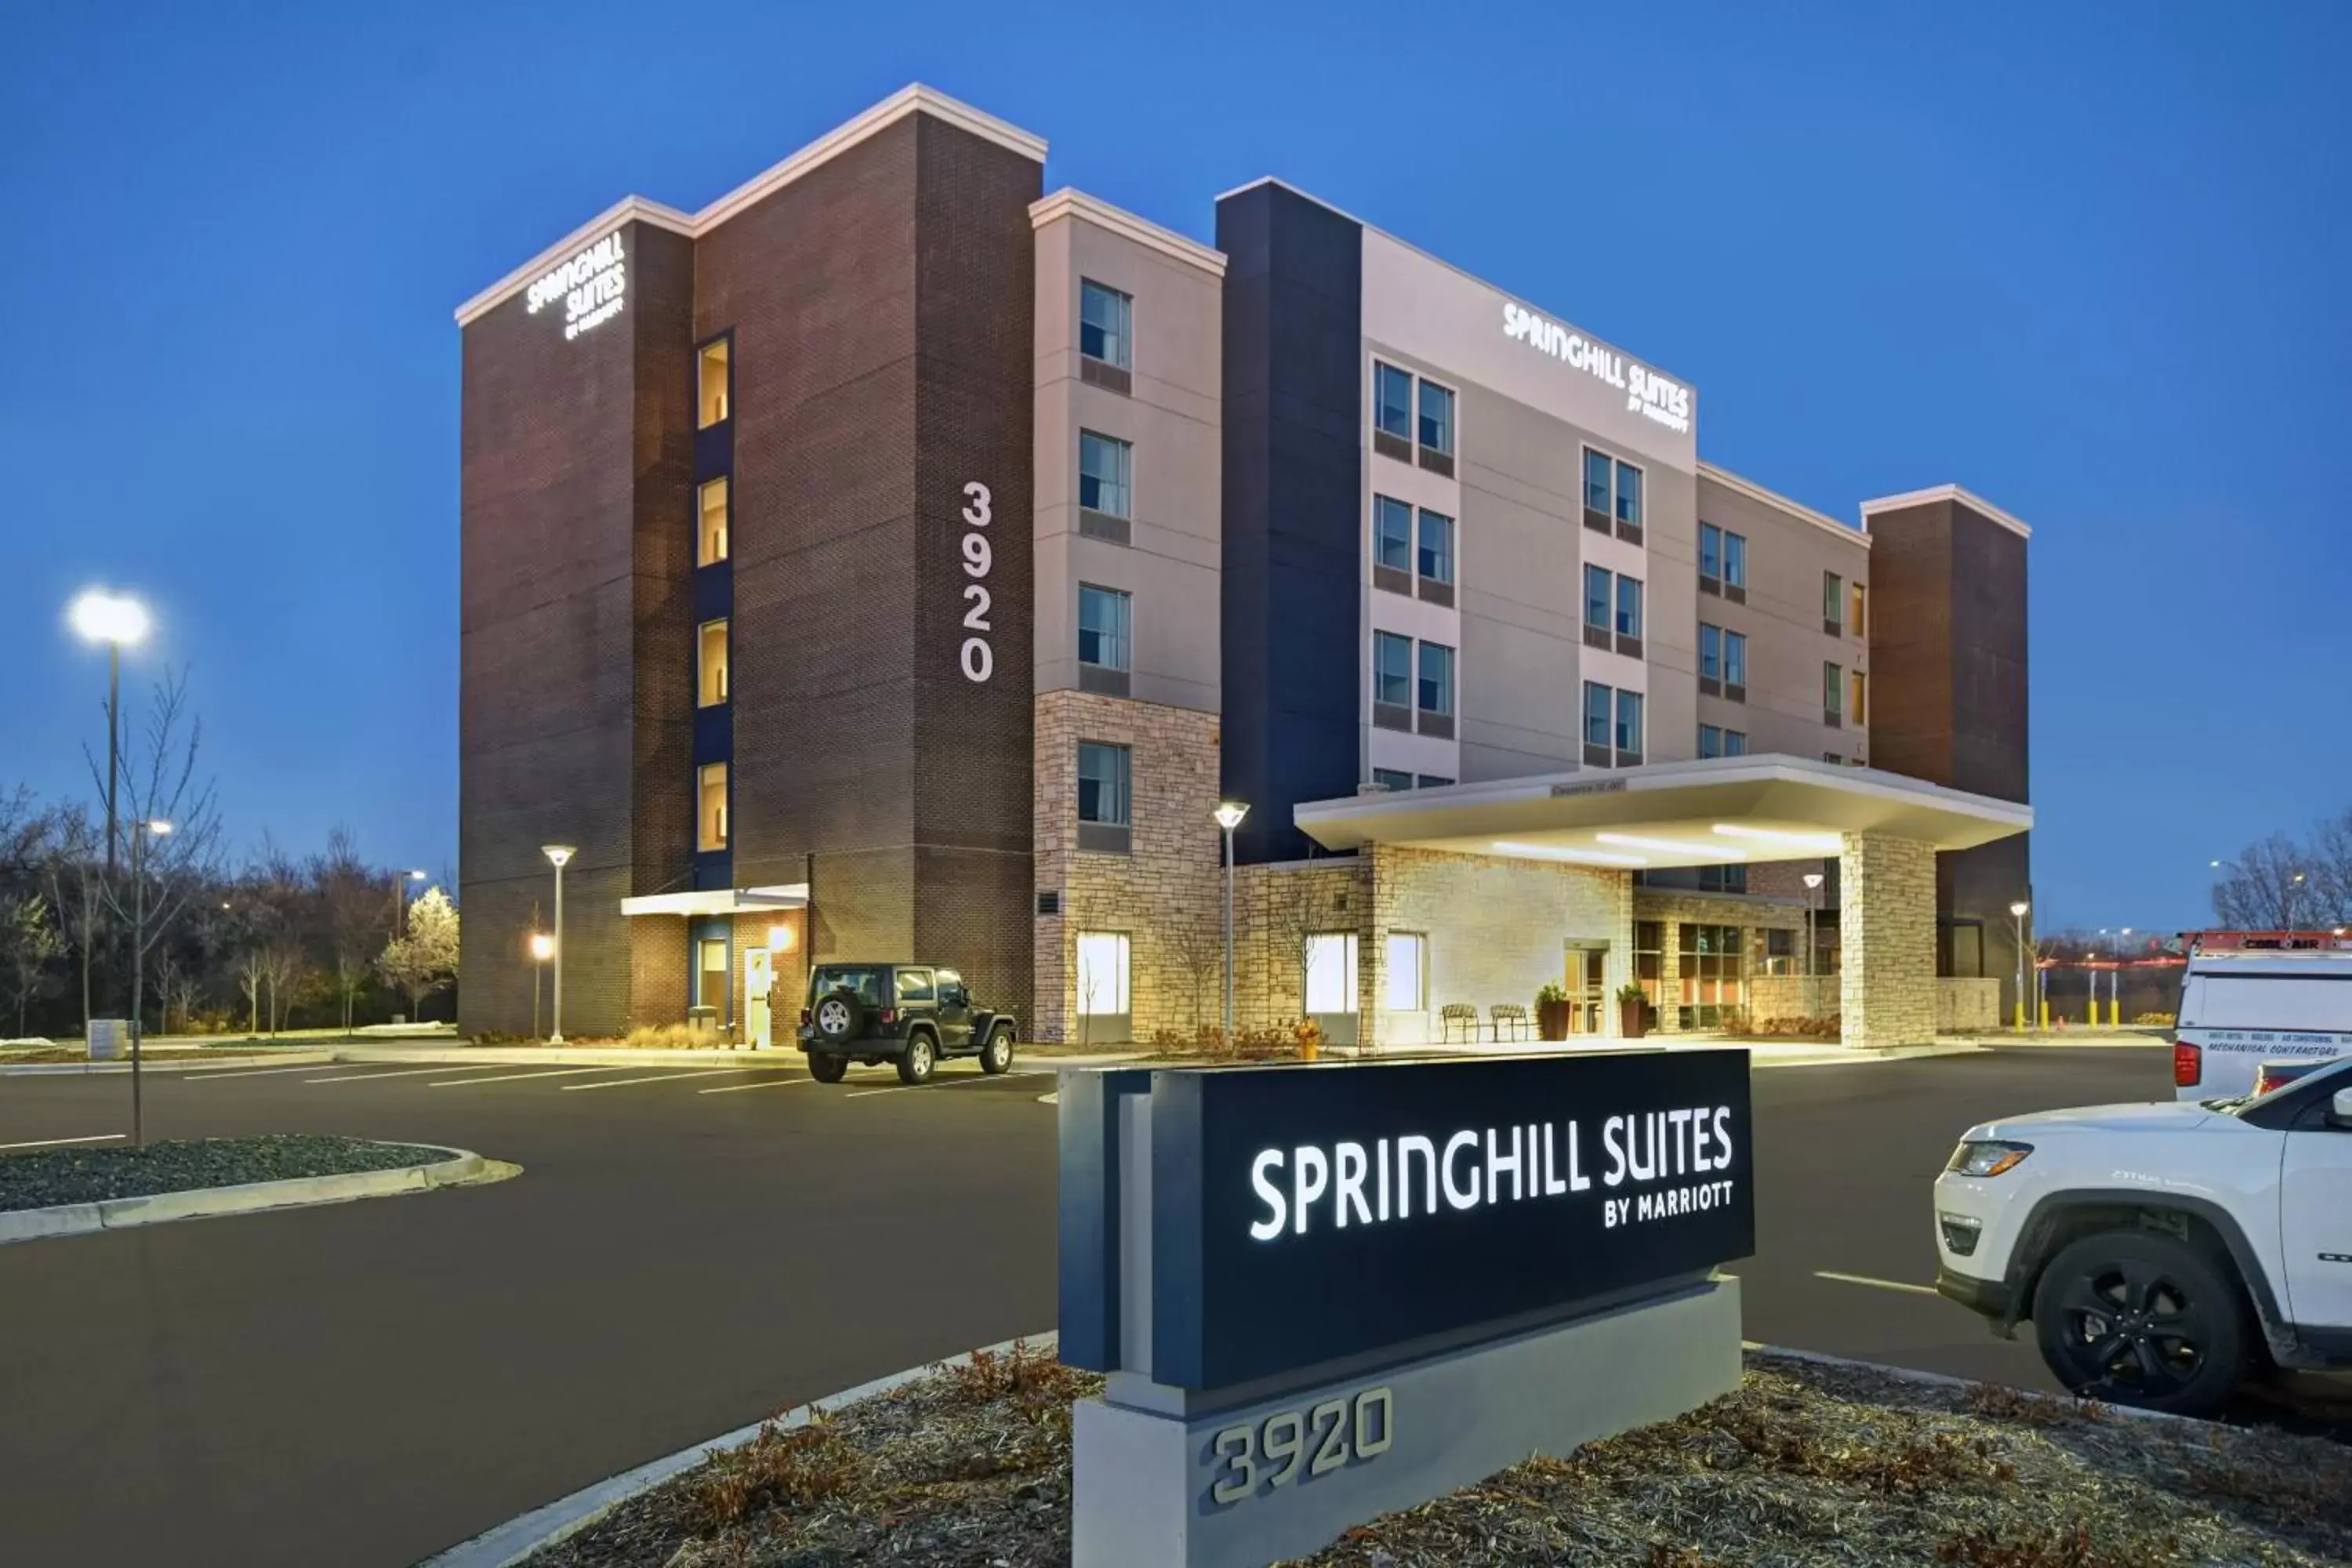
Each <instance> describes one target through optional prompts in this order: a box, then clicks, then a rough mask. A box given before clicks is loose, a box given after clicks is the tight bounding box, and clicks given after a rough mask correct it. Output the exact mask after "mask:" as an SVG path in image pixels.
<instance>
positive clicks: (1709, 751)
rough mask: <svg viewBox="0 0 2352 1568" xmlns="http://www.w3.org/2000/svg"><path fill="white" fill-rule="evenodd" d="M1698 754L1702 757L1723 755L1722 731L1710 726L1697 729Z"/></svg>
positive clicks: (1702, 725) (1701, 726)
mask: <svg viewBox="0 0 2352 1568" xmlns="http://www.w3.org/2000/svg"><path fill="white" fill-rule="evenodd" d="M1698 754H1699V755H1700V756H1702V757H1719V756H1721V755H1723V731H1720V730H1718V729H1717V728H1716V727H1715V726H1714V725H1712V724H1701V725H1700V726H1699V727H1698Z"/></svg>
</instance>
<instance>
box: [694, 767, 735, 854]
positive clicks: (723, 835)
mask: <svg viewBox="0 0 2352 1568" xmlns="http://www.w3.org/2000/svg"><path fill="white" fill-rule="evenodd" d="M699 777H700V781H701V787H700V790H699V792H698V793H699V797H700V798H699V799H698V801H697V802H696V805H695V809H694V820H695V835H694V847H696V848H697V849H724V848H726V847H727V764H726V763H709V765H707V766H705V767H703V768H702V769H701V770H699Z"/></svg>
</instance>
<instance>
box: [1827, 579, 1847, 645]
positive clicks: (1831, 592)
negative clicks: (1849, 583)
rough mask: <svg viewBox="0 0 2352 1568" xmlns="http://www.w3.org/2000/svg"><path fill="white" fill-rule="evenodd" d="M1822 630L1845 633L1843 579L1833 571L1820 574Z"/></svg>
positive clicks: (1836, 634)
mask: <svg viewBox="0 0 2352 1568" xmlns="http://www.w3.org/2000/svg"><path fill="white" fill-rule="evenodd" d="M1822 630H1823V631H1825V632H1827V633H1829V635H1830V636H1832V637H1843V636H1844V635H1845V579H1844V578H1843V577H1841V576H1839V575H1838V574H1836V573H1834V572H1824V573H1822Z"/></svg>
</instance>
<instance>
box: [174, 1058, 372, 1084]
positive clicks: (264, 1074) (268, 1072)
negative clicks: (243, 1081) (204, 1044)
mask: <svg viewBox="0 0 2352 1568" xmlns="http://www.w3.org/2000/svg"><path fill="white" fill-rule="evenodd" d="M334 1065H335V1064H334V1063H332V1062H304V1063H303V1064H302V1065H301V1066H300V1067H299V1068H245V1069H243V1070H241V1071H237V1072H223V1071H222V1070H221V1069H219V1068H212V1069H210V1070H206V1071H197V1072H189V1073H183V1074H182V1075H181V1076H182V1077H183V1078H184V1079H186V1080H187V1081H188V1082H190V1083H210V1082H211V1081H212V1080H213V1079H216V1078H271V1077H274V1076H276V1075H277V1074H278V1073H285V1072H317V1071H318V1070H319V1069H320V1068H324V1067H332V1066H334Z"/></svg>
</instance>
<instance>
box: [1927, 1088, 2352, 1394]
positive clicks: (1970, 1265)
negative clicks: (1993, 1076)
mask: <svg viewBox="0 0 2352 1568" xmlns="http://www.w3.org/2000/svg"><path fill="white" fill-rule="evenodd" d="M1935 1219H1936V1248H1937V1270H1936V1288H1937V1289H1938V1290H1940V1291H1941V1292H1942V1293H1943V1294H1944V1295H1946V1296H1947V1297H1949V1298H1950V1299H1951V1300H1955V1301H1958V1302H1959V1303H1960V1304H1961V1305H1963V1306H1965V1307H1969V1308H1970V1309H1972V1310H1975V1311H1977V1312H1979V1313H1980V1314H1982V1315H1983V1316H1984V1317H1985V1318H1987V1319H1988V1320H1990V1322H1991V1324H1992V1327H1993V1331H1994V1332H1996V1333H1998V1334H2000V1335H2001V1336H2002V1337H2003V1338H2010V1337H2013V1336H2014V1334H2015V1331H2016V1328H2017V1325H2018V1323H2019V1322H2020V1321H2026V1320H2031V1321H2032V1324H2033V1329H2034V1335H2035V1338H2036V1339H2037V1340H2038V1342H2040V1346H2041V1350H2042V1360H2043V1361H2044V1362H2045V1363H2048V1365H2049V1367H2050V1370H2051V1372H2052V1373H2054V1374H2055V1375H2056V1376H2057V1378H2058V1379H2059V1381H2060V1382H2062V1383H2063V1384H2065V1385H2066V1386H2067V1387H2068V1388H2071V1389H2073V1390H2074V1391H2075V1392H2076V1393H2078V1394H2085V1395H2088V1396H2092V1397H2095V1398H2099V1399H2104V1400H2107V1401H2110V1402H2112V1403H2116V1404H2120V1405H2141V1406H2145V1407H2147V1408H2149V1409H2155V1410H2169V1411H2174V1412H2177V1413H2179V1414H2183V1415H2206V1414H2210V1413H2211V1412H2212V1411H2214V1410H2215V1409H2217V1408H2219V1407H2220V1405H2221V1403H2222V1402H2223V1401H2224V1400H2225V1399H2226V1398H2227V1397H2228V1396H2229V1394H2230V1393H2231V1390H2232V1389H2234V1388H2236V1387H2237V1386H2238V1385H2239V1384H2240V1383H2242V1381H2244V1380H2245V1379H2246V1378H2247V1377H2249V1376H2251V1375H2254V1374H2256V1373H2261V1372H2263V1371H2266V1370H2268V1369H2271V1368H2295V1369H2305V1370H2310V1369H2321V1368H2340V1367H2352V1058H2347V1059H2345V1060H2341V1061H2336V1062H2332V1063H2329V1064H2327V1065H2326V1066H2324V1067H2321V1068H2316V1069H2315V1070H2314V1071H2312V1072H2309V1073H2306V1074H2305V1075H2304V1076H2302V1077H2300V1078H2298V1079H2294V1081H2292V1082H2290V1083H2287V1084H2286V1085H2284V1087H2282V1088H2280V1089H2274V1090H2273V1091H2272V1092H2271V1093H2269V1094H2266V1095H2263V1096H2260V1097H2258V1098H2251V1099H2217V1100H2202V1101H2199V1100H2159V1101H2157V1102H2155V1103H2153V1104H2141V1105H2107V1106H2095V1107H2093V1108H2090V1109H2088V1110H2051V1111H2042V1112H2037V1113H2035V1114H2033V1115H2030V1116H2017V1117H2009V1118H2004V1119H2002V1120H2000V1121H1988V1122H1985V1123H1983V1124H1981V1125H1979V1126H1976V1127H1971V1128H1969V1131H1968V1133H1967V1135H1966V1136H1965V1137H1964V1138H1962V1140H1961V1141H1960V1145H1959V1147H1958V1149H1957V1150H1955V1151H1954V1152H1953V1154H1952V1158H1951V1161H1950V1163H1948V1165H1947V1166H1946V1168H1945V1170H1944V1173H1943V1174H1942V1175H1940V1176H1938V1177H1937V1179H1936V1189H1935Z"/></svg>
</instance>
